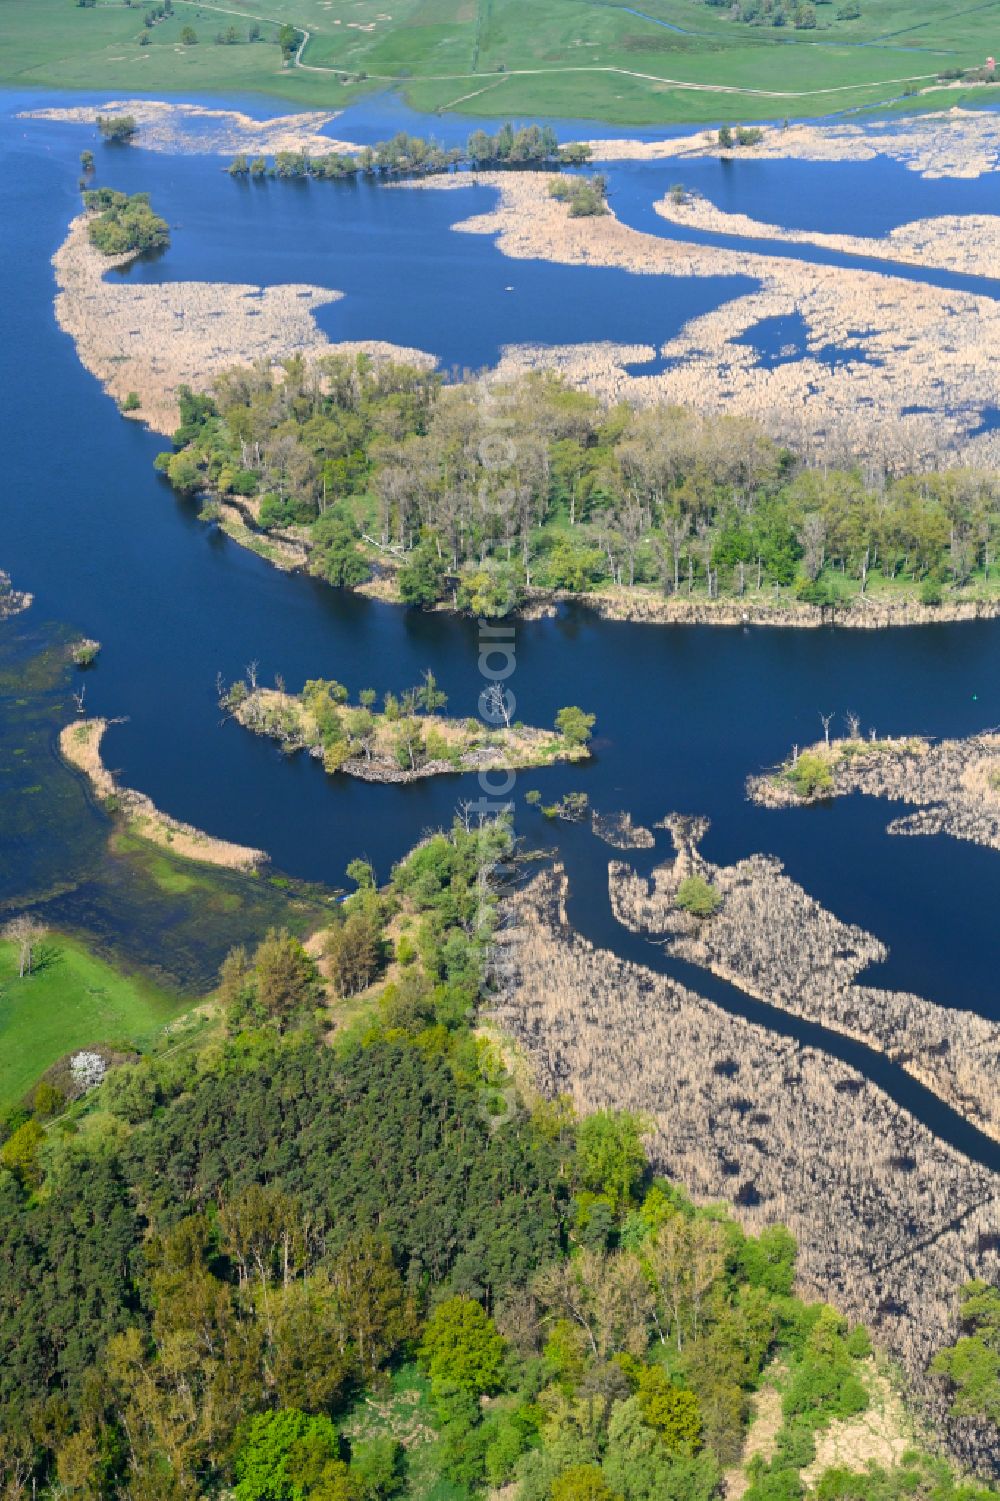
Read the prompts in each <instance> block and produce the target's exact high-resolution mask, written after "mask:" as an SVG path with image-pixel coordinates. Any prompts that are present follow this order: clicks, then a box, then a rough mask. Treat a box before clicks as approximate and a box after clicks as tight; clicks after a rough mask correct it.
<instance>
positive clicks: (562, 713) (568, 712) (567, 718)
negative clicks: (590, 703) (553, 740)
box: [556, 707, 597, 745]
mask: <svg viewBox="0 0 1000 1501" xmlns="http://www.w3.org/2000/svg"><path fill="white" fill-rule="evenodd" d="M596 722H597V715H596V714H585V713H584V712H583V710H582V709H577V708H575V707H568V708H565V709H560V710H559V713H558V714H557V715H556V729H557V730H558V731H559V733H560V735H561V736H562V737H563V739H564V740H565V741H567V742H568V744H570V745H586V744H587V742H588V741H589V740H590V737H591V735H592V734H593V730H594V725H595V724H596Z"/></svg>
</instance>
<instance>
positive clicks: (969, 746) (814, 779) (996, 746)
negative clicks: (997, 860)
mask: <svg viewBox="0 0 1000 1501" xmlns="http://www.w3.org/2000/svg"><path fill="white" fill-rule="evenodd" d="M849 792H861V793H864V794H865V796H867V797H884V798H889V799H891V800H892V801H894V802H904V803H910V804H912V805H913V806H914V807H915V809H916V811H915V812H913V813H910V814H907V815H904V816H903V817H901V818H894V819H893V820H892V822H891V823H890V824H889V825H888V832H889V833H890V834H950V835H951V836H952V838H954V839H967V840H969V841H970V842H971V843H973V844H982V845H985V846H986V847H987V848H988V849H1000V735H995V734H989V733H984V734H981V735H970V736H969V737H968V738H967V739H965V740H941V741H938V742H937V743H936V744H934V743H932V742H931V741H930V740H928V739H927V738H926V737H924V736H920V735H911V736H898V737H889V738H885V739H881V740H879V739H876V738H875V736H874V734H872V735H871V736H870V738H869V739H864V738H863V737H862V736H861V733H860V729H859V726H858V724H857V722H856V721H855V720H854V719H853V718H852V719H851V721H850V724H849V729H848V734H847V735H846V736H844V737H843V738H840V739H838V738H832V737H831V738H830V739H824V740H821V741H819V743H818V744H816V745H809V746H806V747H804V748H802V749H800V748H799V747H798V746H794V747H793V749H792V753H791V755H790V756H788V758H787V759H786V760H785V761H783V762H782V763H781V765H780V766H777V767H775V768H774V769H773V770H772V771H769V772H765V773H764V774H763V775H762V776H754V777H750V778H749V779H748V781H747V795H748V797H749V798H750V799H751V801H752V802H755V803H759V804H761V805H762V806H763V807H767V808H789V807H797V806H799V805H800V804H802V803H817V802H824V801H826V800H827V799H829V798H833V797H843V796H846V794H847V793H849Z"/></svg>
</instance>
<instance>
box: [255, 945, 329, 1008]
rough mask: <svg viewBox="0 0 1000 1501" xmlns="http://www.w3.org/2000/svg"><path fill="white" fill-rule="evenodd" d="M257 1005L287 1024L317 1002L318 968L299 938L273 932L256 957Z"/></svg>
mask: <svg viewBox="0 0 1000 1501" xmlns="http://www.w3.org/2000/svg"><path fill="white" fill-rule="evenodd" d="M253 967H254V975H255V978H256V993H257V1001H258V1004H259V1005H260V1006H262V1007H263V1009H264V1010H265V1011H266V1012H267V1013H268V1015H270V1016H273V1017H275V1018H277V1019H279V1020H282V1021H284V1020H287V1019H288V1018H290V1017H292V1016H294V1015H295V1014H296V1013H297V1012H299V1011H301V1010H302V1009H303V1008H304V1007H305V1006H307V1005H308V1004H309V1003H310V1002H311V1001H312V999H313V997H314V995H315V991H316V966H315V964H314V963H313V961H312V960H311V959H310V958H309V955H308V954H307V953H306V951H305V949H304V948H303V947H302V945H301V943H300V942H299V940H298V939H297V938H293V937H292V935H291V934H290V933H288V932H287V931H286V930H285V929H284V928H282V929H281V930H280V931H279V930H278V929H276V928H271V929H270V931H269V932H268V934H267V937H266V938H265V939H264V941H263V942H262V943H260V944H259V945H258V947H257V951H256V953H255V954H254V957H253Z"/></svg>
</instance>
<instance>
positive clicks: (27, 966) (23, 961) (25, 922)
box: [3, 912, 49, 980]
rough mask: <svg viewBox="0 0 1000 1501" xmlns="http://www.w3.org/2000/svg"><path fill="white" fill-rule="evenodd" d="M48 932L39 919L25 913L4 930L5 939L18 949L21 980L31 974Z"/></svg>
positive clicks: (18, 970) (12, 920)
mask: <svg viewBox="0 0 1000 1501" xmlns="http://www.w3.org/2000/svg"><path fill="white" fill-rule="evenodd" d="M48 931H49V930H48V928H47V927H46V926H45V924H44V923H41V922H39V921H38V919H37V917H32V915H31V913H30V912H24V913H22V914H21V915H20V916H19V917H12V918H11V920H10V922H9V923H7V924H6V925H5V927H4V928H3V937H4V938H6V940H7V942H8V943H12V944H13V945H14V946H15V948H16V949H17V973H18V978H19V979H21V980H23V979H24V977H25V975H30V974H31V971H32V967H33V965H34V962H35V959H36V957H37V955H38V949H39V946H40V944H41V943H42V941H43V940H44V938H45V936H46V934H47V933H48Z"/></svg>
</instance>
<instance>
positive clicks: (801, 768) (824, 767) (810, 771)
mask: <svg viewBox="0 0 1000 1501" xmlns="http://www.w3.org/2000/svg"><path fill="white" fill-rule="evenodd" d="M782 776H783V778H784V780H785V781H786V782H787V783H788V785H789V786H790V787H791V788H792V790H793V791H794V792H797V793H798V795H799V797H802V798H810V797H829V795H830V793H831V792H832V791H833V773H832V772H831V770H830V764H829V762H828V761H827V760H826V759H825V757H823V756H821V755H820V754H819V753H818V752H817V751H803V752H802V754H801V756H799V759H798V760H797V761H796V762H795V765H794V766H789V767H787V768H786V770H785V771H784V772H783V773H782Z"/></svg>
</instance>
